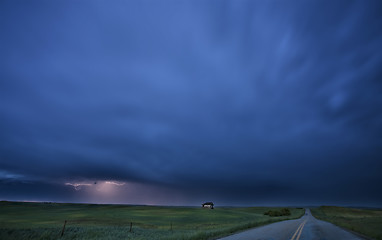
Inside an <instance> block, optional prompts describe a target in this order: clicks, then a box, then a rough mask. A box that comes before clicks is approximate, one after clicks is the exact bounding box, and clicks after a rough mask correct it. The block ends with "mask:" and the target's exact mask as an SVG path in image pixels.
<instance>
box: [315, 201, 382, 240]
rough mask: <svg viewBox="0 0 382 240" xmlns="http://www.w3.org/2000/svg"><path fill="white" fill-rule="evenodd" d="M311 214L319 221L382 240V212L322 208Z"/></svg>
mask: <svg viewBox="0 0 382 240" xmlns="http://www.w3.org/2000/svg"><path fill="white" fill-rule="evenodd" d="M311 212H312V214H313V216H314V217H316V218H318V219H321V220H324V221H328V222H331V223H333V224H335V225H337V226H340V227H343V228H346V229H349V230H351V231H354V232H357V233H360V234H362V235H365V236H367V237H370V238H374V239H378V240H382V210H375V209H357V208H343V207H330V206H322V207H319V208H312V209H311Z"/></svg>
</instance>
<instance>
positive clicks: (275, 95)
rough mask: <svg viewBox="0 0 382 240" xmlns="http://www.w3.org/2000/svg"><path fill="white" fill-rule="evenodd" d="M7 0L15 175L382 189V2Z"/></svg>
mask: <svg viewBox="0 0 382 240" xmlns="http://www.w3.org/2000/svg"><path fill="white" fill-rule="evenodd" d="M0 11H1V14H0V15H1V17H0V18H1V19H0V30H1V36H2V37H1V38H0V51H1V53H2V54H1V58H0V62H1V72H0V74H1V76H0V77H1V80H0V99H1V102H0V114H1V118H0V130H1V132H0V140H1V146H0V157H1V161H0V170H1V171H2V172H0V180H1V179H8V180H2V183H1V185H3V188H5V187H6V188H7V189H14V190H13V191H14V192H20V194H21V193H22V192H23V191H24V190H23V189H24V187H16V186H15V187H13V188H11V187H9V186H8V185H9V184H10V180H9V179H14V181H16V182H20V181H21V182H22V181H25V180H27V179H29V181H32V182H34V184H37V185H38V184H40V185H41V188H40V189H47V190H48V188H47V187H46V184H48V185H49V184H58V185H59V184H63V183H64V182H66V181H80V180H81V181H82V180H97V179H100V180H108V179H113V180H119V181H126V182H134V183H139V184H141V183H142V184H148V185H150V186H153V187H152V188H151V187H150V188H147V189H154V188H155V186H156V187H157V188H158V189H159V188H163V189H164V188H166V189H167V190H164V191H169V192H172V193H174V192H178V193H179V194H180V195H184V196H188V198H187V199H188V200H184V199H183V200H179V201H180V202H182V201H183V202H184V203H192V201H191V200H190V199H192V200H194V201H195V202H196V203H198V201H203V199H204V198H205V197H208V198H210V199H213V198H217V199H219V201H220V202H224V203H225V204H236V203H237V204H255V203H275V204H277V203H278V202H279V203H283V202H284V203H304V201H301V198H303V199H306V200H307V201H309V202H312V203H320V202H329V203H330V201H332V202H335V203H343V204H345V203H346V204H347V203H364V204H378V205H380V204H381V200H382V196H381V193H379V192H378V191H375V187H371V186H376V185H377V186H378V187H381V186H380V184H379V182H382V181H381V180H382V179H381V174H380V173H379V172H380V171H381V170H382V166H381V163H380V161H379V159H381V157H382V152H381V150H380V149H382V146H381V145H382V137H381V136H382V114H381V109H382V94H381V93H382V91H381V90H382V83H381V76H382V71H381V69H382V68H381V65H382V54H381V51H380V48H381V44H380V42H382V34H381V32H380V29H381V27H382V26H381V25H382V6H381V4H380V3H379V2H378V1H367V2H365V1H335V2H333V1H294V2H290V1H288V2H284V1H248V2H246V1H241V2H235V1H219V2H217V1H216V2H215V1H208V2H205V1H204V2H202V1H200V2H198V1H196V2H195V1H193V2H192V1H182V2H179V1H173V2H172V1H166V2H161V3H159V2H154V1H136V2H134V1H131V2H124V1H121V2H118V1H115V2H111V3H106V2H104V1H91V2H90V1H81V2H75V1H55V2H49V1H35V2H33V3H32V2H27V1H18V2H11V1H3V2H2V3H1V10H0ZM1 174H2V175H1ZM12 176H14V177H12ZM16 176H18V177H16ZM21 176H22V177H21ZM21 178H22V179H24V180H21ZM20 184H21V185H22V183H20ZM24 185H25V183H24ZM24 185H23V186H24ZM17 186H19V185H17ZM64 188H65V187H64ZM17 189H19V190H17ZM65 189H66V190H65V192H66V191H69V190H68V189H67V188H65ZM7 191H8V190H7ZM41 191H42V192H44V190H41ZM137 191H138V190H137ZM147 191H148V190H147ZM2 192H3V193H1V194H2V195H4V192H5V191H3V190H2ZM4 196H5V195H4ZM20 196H21V195H20ZM25 196H26V197H28V196H31V197H33V193H32V192H26V193H25ZM52 196H55V197H54V198H57V196H58V195H57V194H52ZM68 196H71V195H70V194H69V195H68ZM147 196H148V195H147ZM169 199H170V200H169V201H171V199H173V198H171V197H169ZM275 199H277V200H275ZM348 199H352V201H350V202H347V201H348ZM92 201H94V200H92ZM137 201H138V200H137ZM126 202H129V198H128V197H126Z"/></svg>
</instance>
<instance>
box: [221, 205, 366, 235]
mask: <svg viewBox="0 0 382 240" xmlns="http://www.w3.org/2000/svg"><path fill="white" fill-rule="evenodd" d="M220 240H363V238H360V237H358V236H356V235H354V234H352V233H350V232H347V231H345V230H343V229H341V228H339V227H337V226H335V225H333V224H331V223H328V222H324V221H321V220H317V219H316V218H314V217H313V216H312V214H311V213H310V210H309V209H306V213H305V215H304V216H303V217H301V218H300V219H296V220H288V221H283V222H277V223H273V224H269V225H266V226H262V227H258V228H254V229H251V230H248V231H245V232H241V233H238V234H234V235H231V236H228V237H225V238H221V239H220Z"/></svg>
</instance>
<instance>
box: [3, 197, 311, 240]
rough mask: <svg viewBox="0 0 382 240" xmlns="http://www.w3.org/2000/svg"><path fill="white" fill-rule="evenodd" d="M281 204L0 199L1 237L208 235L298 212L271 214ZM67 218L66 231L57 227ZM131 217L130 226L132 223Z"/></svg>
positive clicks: (138, 239) (169, 238) (169, 239)
mask: <svg viewBox="0 0 382 240" xmlns="http://www.w3.org/2000/svg"><path fill="white" fill-rule="evenodd" d="M281 209H282V208H267V207H246V208H236V207H221V208H219V207H217V208H215V209H214V210H210V209H202V208H198V207H160V206H132V205H97V204H66V203H25V202H4V201H3V202H0V239H30V240H34V239H41V240H43V239H62V240H66V239H80V240H81V239H83V240H87V239H106V240H107V239H134V240H143V239H158V240H161V239H163V240H164V239H166V240H175V239H176V240H178V239H179V240H182V239H184V240H196V239H197V240H203V239H205V240H207V239H215V238H217V237H221V236H226V235H230V234H232V233H234V232H237V231H241V230H245V229H248V228H252V227H256V226H260V225H265V224H268V223H272V222H277V221H282V220H287V219H295V218H299V217H301V216H302V215H303V214H304V210H303V209H296V208H289V209H290V212H291V215H290V216H280V217H270V216H266V215H264V212H267V211H280V210H281ZM65 220H67V224H66V227H65V232H64V236H63V237H61V231H62V227H63V224H64V221H65ZM131 223H133V226H132V232H130V224H131Z"/></svg>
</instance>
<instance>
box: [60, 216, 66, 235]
mask: <svg viewBox="0 0 382 240" xmlns="http://www.w3.org/2000/svg"><path fill="white" fill-rule="evenodd" d="M65 225H66V220H65V222H64V226H63V227H62V232H61V237H62V236H64V232H65Z"/></svg>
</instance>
